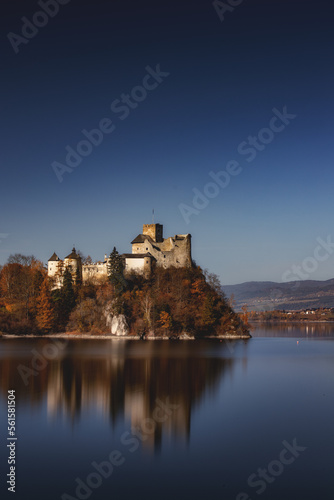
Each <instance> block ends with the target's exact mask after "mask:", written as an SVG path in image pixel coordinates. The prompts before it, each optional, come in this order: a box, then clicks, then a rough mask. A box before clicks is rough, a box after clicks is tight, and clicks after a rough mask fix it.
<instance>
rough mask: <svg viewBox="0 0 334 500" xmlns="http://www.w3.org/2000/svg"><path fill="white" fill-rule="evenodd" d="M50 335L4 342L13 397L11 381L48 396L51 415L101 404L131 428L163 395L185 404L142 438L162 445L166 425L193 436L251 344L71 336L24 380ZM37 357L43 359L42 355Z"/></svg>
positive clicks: (21, 394) (30, 401)
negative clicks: (200, 411) (195, 421)
mask: <svg viewBox="0 0 334 500" xmlns="http://www.w3.org/2000/svg"><path fill="white" fill-rule="evenodd" d="M50 342H52V341H50V340H47V339H38V340H36V339H34V340H27V339H18V340H5V341H3V342H1V353H0V373H1V389H2V393H3V396H4V397H6V394H7V390H8V388H13V389H15V390H16V397H17V401H18V402H20V403H21V404H22V403H23V402H25V405H26V406H36V405H39V404H42V402H46V407H47V415H48V419H49V420H50V421H52V420H53V421H54V420H55V419H58V420H59V419H63V418H65V419H66V420H70V421H71V422H72V425H76V423H77V422H78V421H79V419H80V417H81V416H82V415H85V414H87V413H89V412H97V413H99V414H101V415H103V416H104V417H105V418H107V419H109V420H110V423H111V424H112V425H115V424H116V422H117V421H119V420H121V421H123V423H124V422H125V421H127V422H128V423H129V426H130V427H131V428H132V429H133V428H135V429H143V425H144V423H145V421H146V420H147V419H152V415H153V414H154V409H155V408H156V405H157V403H156V401H157V399H158V400H160V401H162V402H166V401H170V402H171V403H173V404H176V405H178V409H177V411H174V412H172V414H171V415H170V418H168V420H166V422H156V425H155V430H154V432H153V433H150V434H149V435H148V436H147V438H145V442H144V443H143V444H144V445H145V446H146V447H150V448H156V449H157V448H159V444H160V443H161V439H162V432H164V433H165V434H167V435H173V436H176V437H178V438H179V437H180V436H183V437H184V438H186V439H187V438H188V436H189V433H190V425H191V412H192V409H193V408H194V407H195V406H196V405H197V404H198V403H199V402H200V400H201V399H202V398H203V396H204V395H205V394H206V393H210V394H213V393H214V391H215V390H216V389H217V387H218V383H219V381H220V380H221V379H222V377H224V376H225V375H226V374H228V373H231V371H232V368H233V365H234V363H235V362H236V359H238V356H236V352H237V351H238V349H239V348H240V347H241V349H242V346H243V349H244V346H245V345H247V342H245V341H239V342H236V343H235V344H234V345H232V344H231V343H230V344H229V345H226V344H224V343H221V344H219V348H218V349H217V342H215V341H214V342H213V343H212V344H210V343H205V344H201V343H200V342H199V343H197V342H196V343H195V342H190V343H187V342H182V343H179V342H176V343H172V342H167V341H161V342H158V341H156V342H129V341H119V342H117V341H116V342H110V341H92V340H82V341H81V340H75V341H73V340H72V341H69V342H66V344H64V346H63V348H62V349H58V352H57V355H56V356H53V358H54V359H48V360H47V361H46V366H45V367H44V368H43V369H41V370H40V371H38V372H37V371H36V370H35V374H34V375H33V374H29V372H25V371H24V373H28V374H27V375H26V383H27V385H25V384H24V382H23V379H22V377H21V375H20V373H19V370H20V372H21V373H22V370H23V368H22V367H25V369H26V370H31V369H33V367H34V368H36V366H37V365H36V363H34V359H36V353H39V354H40V353H43V352H45V346H46V345H47V344H50ZM211 348H212V349H211ZM210 349H211V350H210ZM232 352H233V355H232V354H231V353H232ZM34 357H35V358H34ZM37 357H38V355H37ZM241 358H242V361H243V364H244V368H245V366H246V353H245V352H244V353H243V354H242V352H241ZM239 359H240V358H239ZM38 363H40V365H41V366H42V365H43V362H42V361H41V360H39V361H38ZM19 367H20V369H19V370H18V368H19Z"/></svg>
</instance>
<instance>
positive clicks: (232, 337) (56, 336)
mask: <svg viewBox="0 0 334 500" xmlns="http://www.w3.org/2000/svg"><path fill="white" fill-rule="evenodd" d="M250 338H252V336H251V335H220V336H214V335H210V336H207V337H201V338H195V337H190V336H187V337H181V338H175V339H173V338H169V337H149V338H146V339H141V338H140V337H136V336H133V335H123V336H117V335H111V334H105V335H103V334H101V335H90V334H82V333H78V334H68V333H55V334H48V335H10V334H2V335H0V339H67V340H72V339H73V340H77V339H79V340H82V339H88V340H136V341H140V340H142V341H143V342H147V341H150V340H170V341H172V342H175V341H183V340H186V341H188V340H207V339H209V340H212V339H214V340H240V339H241V340H246V339H250Z"/></svg>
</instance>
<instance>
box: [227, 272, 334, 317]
mask: <svg viewBox="0 0 334 500" xmlns="http://www.w3.org/2000/svg"><path fill="white" fill-rule="evenodd" d="M222 289H223V291H224V293H225V294H226V296H227V298H230V297H231V295H232V294H233V295H234V300H235V305H234V308H235V309H236V310H240V309H241V307H242V306H243V305H244V304H247V306H248V309H249V310H253V311H264V310H272V309H280V310H282V309H285V310H290V311H291V310H298V309H307V308H313V307H334V279H330V280H327V281H314V280H306V281H290V282H288V283H275V282H274V281H249V282H246V283H241V284H240V285H223V286H222Z"/></svg>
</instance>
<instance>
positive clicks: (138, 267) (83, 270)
mask: <svg viewBox="0 0 334 500" xmlns="http://www.w3.org/2000/svg"><path fill="white" fill-rule="evenodd" d="M131 245H132V253H130V254H123V255H122V257H123V259H124V274H125V275H126V274H131V273H140V274H144V275H146V276H148V275H149V274H150V273H151V271H152V269H153V266H155V265H157V266H161V267H164V268H167V267H171V266H174V267H190V266H191V265H192V258H191V234H176V235H175V236H170V237H169V238H166V239H164V238H163V226H162V224H144V225H143V232H142V233H141V234H138V236H137V237H136V238H135V239H134V240H133V241H132V242H131ZM66 267H68V268H69V269H70V271H71V273H72V276H73V279H74V281H75V280H76V279H77V278H78V276H79V277H80V279H81V280H82V282H84V283H85V282H89V281H92V282H93V283H99V282H102V281H104V280H106V279H107V278H108V257H107V255H105V256H104V260H103V261H99V262H95V263H86V264H83V263H82V261H81V257H80V255H78V253H77V251H76V249H75V248H73V249H72V252H71V253H70V254H69V255H67V257H65V258H64V259H63V260H61V259H60V258H59V257H58V255H57V254H56V253H53V255H52V256H51V257H50V259H49V260H48V276H50V277H51V278H54V279H55V286H57V287H59V286H61V283H62V275H63V273H64V270H65V268H66Z"/></svg>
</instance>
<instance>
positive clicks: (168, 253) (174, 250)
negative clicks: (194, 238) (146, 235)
mask: <svg viewBox="0 0 334 500" xmlns="http://www.w3.org/2000/svg"><path fill="white" fill-rule="evenodd" d="M147 252H148V253H150V254H151V255H152V256H153V257H154V258H155V260H156V262H157V265H158V266H161V267H164V268H167V267H170V266H175V267H190V266H191V235H190V234H187V235H175V236H174V237H170V238H166V239H165V240H163V241H162V242H161V243H155V242H153V243H152V242H151V241H150V240H149V239H145V241H144V242H143V243H133V245H132V253H133V254H141V253H147Z"/></svg>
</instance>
